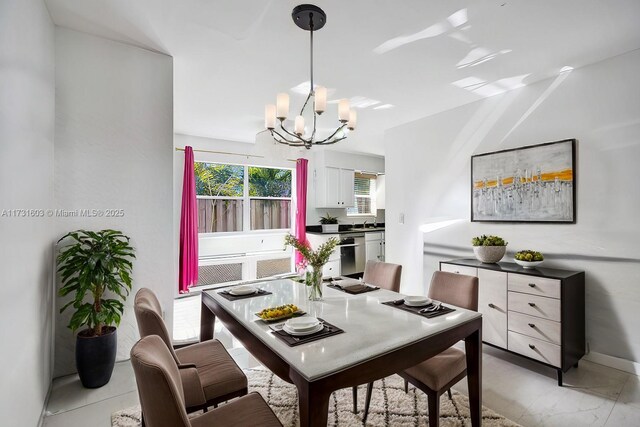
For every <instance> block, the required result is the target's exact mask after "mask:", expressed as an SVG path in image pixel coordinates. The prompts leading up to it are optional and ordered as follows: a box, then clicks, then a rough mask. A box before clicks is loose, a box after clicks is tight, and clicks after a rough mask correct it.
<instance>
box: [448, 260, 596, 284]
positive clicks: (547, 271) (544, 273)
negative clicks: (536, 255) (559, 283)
mask: <svg viewBox="0 0 640 427" xmlns="http://www.w3.org/2000/svg"><path fill="white" fill-rule="evenodd" d="M440 262H443V263H445V264H455V265H463V266H468V267H476V268H484V269H486V270H493V271H504V272H506V273H518V274H526V275H527V276H537V277H548V278H550V279H566V278H568V277H571V276H574V275H576V274H583V273H584V272H582V271H571V270H560V269H557V268H545V267H535V268H524V267H521V266H520V265H518V264H516V263H515V262H505V261H500V262H498V263H496V264H485V263H484V262H481V261H478V260H477V259H474V258H464V259H452V260H449V261H440Z"/></svg>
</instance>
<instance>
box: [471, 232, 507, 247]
mask: <svg viewBox="0 0 640 427" xmlns="http://www.w3.org/2000/svg"><path fill="white" fill-rule="evenodd" d="M471 244H472V245H473V246H507V242H505V241H504V239H503V238H502V237H498V236H486V235H484V234H483V235H482V236H479V237H474V238H473V239H471Z"/></svg>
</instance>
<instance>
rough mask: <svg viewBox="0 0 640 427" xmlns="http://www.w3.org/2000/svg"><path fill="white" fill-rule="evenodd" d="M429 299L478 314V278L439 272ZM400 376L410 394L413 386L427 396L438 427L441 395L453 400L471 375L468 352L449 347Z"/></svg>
mask: <svg viewBox="0 0 640 427" xmlns="http://www.w3.org/2000/svg"><path fill="white" fill-rule="evenodd" d="M429 298H431V299H434V300H436V301H441V302H443V303H447V304H451V305H455V306H458V307H462V308H466V309H468V310H473V311H478V278H477V277H473V276H465V275H462V274H456V273H448V272H444V271H436V272H435V273H433V277H432V278H431V285H430V287H429ZM398 375H400V376H401V377H403V378H404V380H405V386H404V387H405V392H408V386H409V383H411V384H413V385H414V386H415V387H416V388H418V389H420V390H422V391H423V392H424V393H425V394H426V395H427V401H428V406H429V427H437V426H438V424H439V419H440V396H442V394H443V393H444V392H445V391H446V392H447V393H448V395H449V399H451V398H452V396H451V387H452V386H453V385H454V384H456V383H457V382H458V381H460V380H461V379H463V378H464V377H465V376H466V375H467V362H466V357H465V353H464V351H462V350H459V349H457V348H455V347H449V348H448V349H446V350H445V351H443V352H442V353H440V354H438V355H436V356H433V357H432V358H430V359H427V360H425V361H424V362H422V363H419V364H417V365H415V366H412V367H411V368H409V369H406V370H405V371H404V372H400V373H398ZM367 397H368V398H369V396H367ZM368 403H369V402H367V404H366V407H365V413H364V419H365V420H366V419H367V415H368V411H367V409H368V407H369V404H368Z"/></svg>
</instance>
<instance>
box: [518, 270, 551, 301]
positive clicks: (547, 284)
mask: <svg viewBox="0 0 640 427" xmlns="http://www.w3.org/2000/svg"><path fill="white" fill-rule="evenodd" d="M507 276H508V279H507V281H508V284H509V290H510V291H516V292H524V293H527V294H532V295H540V296H543V297H550V298H560V280H556V279H547V278H546V277H535V276H527V275H526V274H516V273H508V275H507Z"/></svg>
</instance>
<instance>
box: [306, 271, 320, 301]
mask: <svg viewBox="0 0 640 427" xmlns="http://www.w3.org/2000/svg"><path fill="white" fill-rule="evenodd" d="M305 283H306V285H307V290H308V294H309V301H322V267H320V268H311V269H310V270H307V275H306V278H305Z"/></svg>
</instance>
